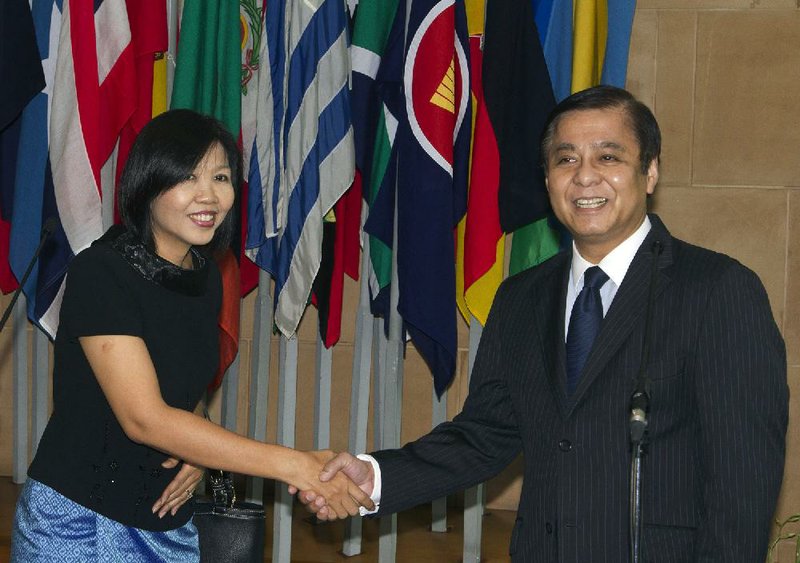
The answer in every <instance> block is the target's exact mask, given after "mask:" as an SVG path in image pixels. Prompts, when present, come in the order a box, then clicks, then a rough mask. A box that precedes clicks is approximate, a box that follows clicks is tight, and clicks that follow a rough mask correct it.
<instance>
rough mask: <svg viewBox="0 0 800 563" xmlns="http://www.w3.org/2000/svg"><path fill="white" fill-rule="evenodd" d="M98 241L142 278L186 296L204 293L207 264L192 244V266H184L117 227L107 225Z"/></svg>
mask: <svg viewBox="0 0 800 563" xmlns="http://www.w3.org/2000/svg"><path fill="white" fill-rule="evenodd" d="M120 230H121V231H122V232H119V231H120ZM99 241H105V242H108V243H109V244H110V245H111V248H113V249H114V250H116V251H117V252H119V253H120V254H121V255H122V257H123V258H124V259H125V261H126V262H128V264H130V265H131V267H132V268H133V269H134V270H136V271H137V272H138V273H139V274H140V275H141V276H142V277H143V278H145V279H147V280H150V281H152V282H154V283H156V284H158V285H160V286H161V287H164V288H165V289H169V290H170V291H175V292H177V293H181V294H183V295H187V296H190V297H196V296H199V295H203V294H204V293H205V290H206V281H207V279H208V264H207V260H206V258H205V257H204V256H203V255H202V254H200V252H199V251H198V250H196V249H195V248H191V249H190V252H191V255H192V262H193V264H194V269H193V270H186V269H184V268H181V267H180V266H176V265H175V264H173V263H172V262H170V261H169V260H165V259H163V258H161V257H160V256H158V255H157V254H155V253H153V252H150V251H149V250H148V249H147V247H145V245H144V244H143V243H142V242H141V241H140V240H139V239H138V238H137V237H135V236H134V235H133V234H132V233H130V232H129V231H127V230H124V229H119V227H112V228H111V229H109V231H108V232H107V233H106V234H105V235H104V236H103V237H101V238H100V239H99ZM99 241H98V242H99Z"/></svg>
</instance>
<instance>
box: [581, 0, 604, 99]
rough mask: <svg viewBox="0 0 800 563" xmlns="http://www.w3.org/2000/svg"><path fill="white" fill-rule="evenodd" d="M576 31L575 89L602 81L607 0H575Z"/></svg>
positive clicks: (584, 87)
mask: <svg viewBox="0 0 800 563" xmlns="http://www.w3.org/2000/svg"><path fill="white" fill-rule="evenodd" d="M574 10H575V16H574V24H573V25H574V28H573V30H572V44H573V51H572V91H573V92H578V91H580V90H585V89H586V88H589V87H590V86H595V85H597V84H599V83H600V76H601V75H602V72H603V60H604V59H605V55H606V36H607V34H608V5H607V3H606V0H575V4H574Z"/></svg>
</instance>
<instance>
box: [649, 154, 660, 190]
mask: <svg viewBox="0 0 800 563" xmlns="http://www.w3.org/2000/svg"><path fill="white" fill-rule="evenodd" d="M658 174H659V172H658V159H657V158H654V159H653V160H651V161H650V166H648V167H647V193H648V194H651V195H652V193H653V192H654V191H655V189H656V184H658Z"/></svg>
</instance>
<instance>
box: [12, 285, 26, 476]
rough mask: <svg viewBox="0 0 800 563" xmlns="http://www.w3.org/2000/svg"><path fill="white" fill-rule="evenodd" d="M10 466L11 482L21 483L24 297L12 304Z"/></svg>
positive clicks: (23, 465)
mask: <svg viewBox="0 0 800 563" xmlns="http://www.w3.org/2000/svg"><path fill="white" fill-rule="evenodd" d="M13 327H14V329H13V330H14V404H13V409H14V421H13V427H14V428H13V430H14V444H13V447H14V467H13V471H12V479H11V480H12V481H14V483H17V484H21V483H24V482H25V477H26V475H27V473H28V383H29V379H28V317H27V304H26V299H25V296H24V295H22V294H20V299H19V301H17V305H16V307H14V324H13Z"/></svg>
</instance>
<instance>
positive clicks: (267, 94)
mask: <svg viewBox="0 0 800 563" xmlns="http://www.w3.org/2000/svg"><path fill="white" fill-rule="evenodd" d="M285 8H286V6H285V3H284V2H267V4H266V6H264V8H263V24H262V26H261V32H260V34H259V37H260V39H259V44H258V51H257V52H258V61H259V63H258V69H252V70H253V75H252V76H251V77H250V79H249V82H248V84H247V92H246V93H244V92H243V94H245V95H244V97H243V101H242V104H243V106H242V108H243V112H244V114H243V115H244V117H243V126H242V135H243V143H244V146H245V150H246V152H245V155H246V157H247V159H246V160H247V161H248V162H246V163H245V168H244V170H245V171H246V173H247V175H248V187H249V189H248V197H247V231H246V236H245V253H246V255H247V256H248V258H249V259H250V260H251V261H252V262H254V263H255V264H257V265H258V266H259V267H260V268H262V269H264V270H267V271H269V272H274V271H275V270H276V259H277V255H278V239H277V236H278V233H279V230H280V228H281V226H282V225H283V222H284V208H285V202H284V197H285V190H284V189H283V184H284V182H283V117H284V109H283V108H284V77H285V75H286V68H285V67H286V45H285V23H286V22H285ZM253 36H254V37H255V31H253ZM254 45H255V42H254ZM254 52H255V49H254Z"/></svg>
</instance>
